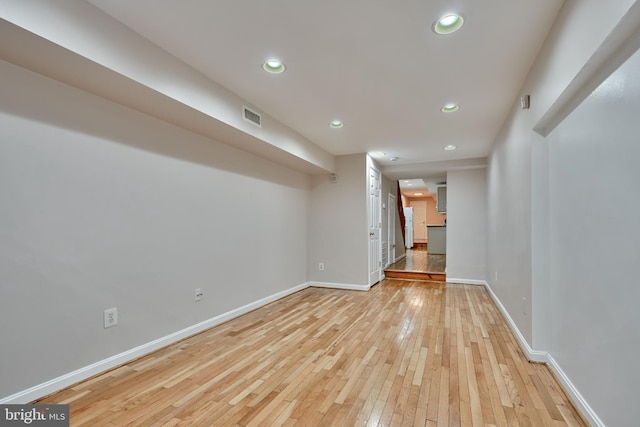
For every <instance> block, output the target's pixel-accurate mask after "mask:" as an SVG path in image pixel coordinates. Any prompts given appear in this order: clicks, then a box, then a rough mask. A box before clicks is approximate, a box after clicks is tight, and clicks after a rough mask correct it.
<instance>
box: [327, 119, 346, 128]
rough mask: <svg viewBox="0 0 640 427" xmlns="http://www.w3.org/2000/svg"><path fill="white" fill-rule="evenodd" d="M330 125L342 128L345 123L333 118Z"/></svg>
mask: <svg viewBox="0 0 640 427" xmlns="http://www.w3.org/2000/svg"><path fill="white" fill-rule="evenodd" d="M329 127H331V128H333V129H340V128H341V127H344V123H342V122H341V121H340V120H333V121H331V122H330V123H329Z"/></svg>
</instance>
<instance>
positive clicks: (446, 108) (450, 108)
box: [440, 104, 460, 113]
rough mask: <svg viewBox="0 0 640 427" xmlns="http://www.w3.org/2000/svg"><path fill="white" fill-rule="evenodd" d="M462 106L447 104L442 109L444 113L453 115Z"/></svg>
mask: <svg viewBox="0 0 640 427" xmlns="http://www.w3.org/2000/svg"><path fill="white" fill-rule="evenodd" d="M459 109H460V106H459V105H458V104H447V105H445V106H444V107H442V108H441V109H440V111H442V112H443V113H453V112H454V111H458V110H459Z"/></svg>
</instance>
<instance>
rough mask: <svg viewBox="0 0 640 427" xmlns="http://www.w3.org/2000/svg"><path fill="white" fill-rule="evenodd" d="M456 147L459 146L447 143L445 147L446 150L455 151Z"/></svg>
mask: <svg viewBox="0 0 640 427" xmlns="http://www.w3.org/2000/svg"><path fill="white" fill-rule="evenodd" d="M456 148H458V147H456V146H455V145H447V146H446V147H444V150H445V151H453V150H455V149H456Z"/></svg>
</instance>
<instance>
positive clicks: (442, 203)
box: [436, 185, 447, 214]
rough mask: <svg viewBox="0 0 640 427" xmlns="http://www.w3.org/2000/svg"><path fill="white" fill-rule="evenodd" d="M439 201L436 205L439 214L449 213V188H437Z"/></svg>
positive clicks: (444, 186)
mask: <svg viewBox="0 0 640 427" xmlns="http://www.w3.org/2000/svg"><path fill="white" fill-rule="evenodd" d="M437 197H438V198H437V200H436V205H437V208H438V212H440V213H441V214H445V213H447V186H446V185H441V186H439V187H438V188H437Z"/></svg>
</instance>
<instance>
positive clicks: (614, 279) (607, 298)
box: [548, 52, 640, 426]
mask: <svg viewBox="0 0 640 427" xmlns="http://www.w3.org/2000/svg"><path fill="white" fill-rule="evenodd" d="M638 76H640V52H639V53H636V54H635V55H634V56H633V57H632V58H631V59H630V60H629V61H627V63H625V64H624V65H623V66H622V67H621V68H620V69H619V70H618V71H617V72H615V73H614V74H613V75H612V76H611V77H610V78H608V79H607V80H606V82H605V83H603V84H602V85H601V86H600V87H599V88H598V89H597V90H596V91H595V92H593V94H592V95H591V96H589V98H587V99H586V100H585V101H584V102H583V103H582V104H581V105H580V106H579V107H578V108H577V109H576V110H575V111H574V112H573V113H571V115H569V116H568V117H567V118H566V119H565V120H564V122H562V123H561V124H560V125H559V126H558V128H556V129H555V130H554V131H553V132H552V133H551V134H550V135H549V138H548V144H549V188H550V204H549V205H550V206H549V207H550V231H551V233H550V247H549V249H550V273H551V274H550V278H551V283H550V285H551V286H550V287H551V298H550V301H549V303H550V308H549V314H550V316H551V322H552V324H553V330H552V335H551V338H550V348H549V350H550V351H551V353H552V355H553V357H554V358H555V360H556V362H557V363H558V364H559V365H560V366H561V367H562V369H563V370H564V371H565V373H566V374H567V375H568V376H569V377H570V378H571V379H572V382H573V383H574V385H575V386H576V387H577V388H578V389H579V390H580V391H581V393H582V395H583V396H584V398H585V399H586V400H587V401H588V402H589V403H590V405H591V406H592V408H593V409H594V410H595V411H596V413H598V415H599V416H600V418H601V419H602V421H603V422H604V423H605V424H606V425H609V426H635V425H638V420H640V406H638V404H637V400H638V396H639V391H640V369H638V364H637V361H638V354H639V352H640V327H639V325H640V310H638V301H639V300H640V287H638V266H639V265H640V243H639V242H640V223H639V222H638V218H639V215H638V213H639V212H640V191H639V190H638V185H640V168H638V160H639V159H640V143H639V139H638V135H640V122H639V121H638V118H640V78H639V77H638Z"/></svg>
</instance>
